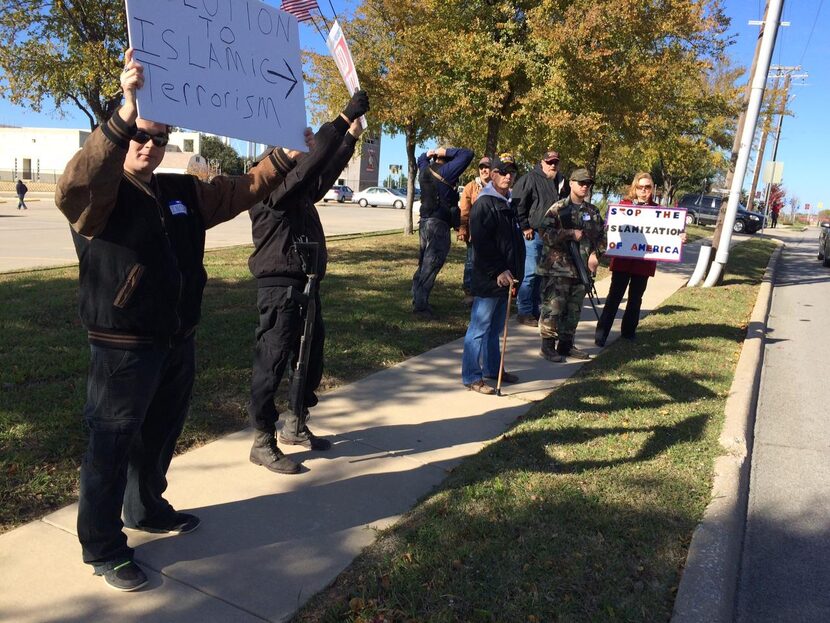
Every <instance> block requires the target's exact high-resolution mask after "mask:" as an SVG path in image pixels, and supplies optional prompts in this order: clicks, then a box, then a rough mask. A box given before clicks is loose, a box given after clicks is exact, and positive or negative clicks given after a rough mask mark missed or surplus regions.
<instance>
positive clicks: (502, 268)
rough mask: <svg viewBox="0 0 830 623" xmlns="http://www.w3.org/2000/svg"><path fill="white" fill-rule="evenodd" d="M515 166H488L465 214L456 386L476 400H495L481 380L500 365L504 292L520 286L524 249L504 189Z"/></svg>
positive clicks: (505, 160)
mask: <svg viewBox="0 0 830 623" xmlns="http://www.w3.org/2000/svg"><path fill="white" fill-rule="evenodd" d="M515 175H516V164H515V162H514V161H513V157H512V156H511V155H510V154H502V155H501V156H499V158H498V160H496V161H495V162H494V163H493V168H492V170H491V171H490V183H489V184H487V185H486V186H485V187H484V188H483V189H482V191H481V192H480V193H479V195H478V199H476V202H475V203H474V204H473V208H472V210H471V212H470V235H471V237H472V245H473V274H472V280H471V287H472V292H473V296H474V298H473V308H472V310H471V312H470V325H469V327H468V328H467V334H466V335H465V336H464V354H463V356H462V359H461V382H462V383H464V385H466V386H467V388H469V389H470V390H472V391H474V392H478V393H480V394H495V393H496V390H495V389H494V388H493V387H492V386H491V385H489V384H488V383H487V382H486V381H485V380H484V379H485V378H488V379H496V378H497V377H498V374H499V366H500V363H501V351H500V348H499V336H500V335H501V332H502V330H503V329H504V320H505V318H506V315H507V293H508V288H512V287H514V281H521V280H522V276H523V275H522V273H523V272H524V264H525V245H524V240H523V237H522V230H521V228H520V227H519V222H518V220H517V218H516V212H515V210H514V209H513V206H512V205H511V203H510V187H511V186H512V184H513V178H514V177H515ZM518 380H519V379H518V377H517V376H516V375H515V374H511V373H510V372H507V371H504V373H503V374H502V381H503V382H505V383H515V382H516V381H518Z"/></svg>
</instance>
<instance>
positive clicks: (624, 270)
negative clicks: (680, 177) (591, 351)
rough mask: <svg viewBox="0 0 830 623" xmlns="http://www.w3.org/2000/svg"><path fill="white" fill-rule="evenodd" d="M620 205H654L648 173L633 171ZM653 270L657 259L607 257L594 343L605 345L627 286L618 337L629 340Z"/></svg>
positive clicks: (652, 190)
mask: <svg viewBox="0 0 830 623" xmlns="http://www.w3.org/2000/svg"><path fill="white" fill-rule="evenodd" d="M620 203H621V204H622V205H642V206H656V205H658V204H657V203H656V202H655V201H654V180H652V178H651V175H649V174H648V173H645V172H640V173H637V174H636V175H635V176H634V181H632V182H631V188H630V189H629V191H628V195H627V196H626V197H625V199H623V200H622V201H621V202H620ZM681 240H682V242H684V243H685V242H686V233H685V232H684V233H683V235H682V236H681ZM656 269H657V262H655V261H653V260H641V259H638V258H631V257H612V258H611V289H610V290H609V292H608V298H607V299H605V305H604V306H603V308H602V316H600V319H599V322H597V329H596V332H595V333H594V343H595V344H596V345H597V346H605V341H606V340H607V339H608V334H609V333H610V332H611V325H613V324H614V318H615V317H616V316H617V310H618V309H619V307H620V302H621V301H622V299H623V296H624V295H625V291H626V288H627V289H628V302H627V303H626V304H625V313H624V314H623V319H622V336H623V337H624V338H625V339H627V340H633V339H634V338H635V334H636V331H637V325H638V324H639V323H640V306H641V305H642V303H643V293H644V292H645V291H646V286H648V278H649V277H653V276H654V273H655V271H656Z"/></svg>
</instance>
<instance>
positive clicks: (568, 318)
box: [539, 277, 585, 340]
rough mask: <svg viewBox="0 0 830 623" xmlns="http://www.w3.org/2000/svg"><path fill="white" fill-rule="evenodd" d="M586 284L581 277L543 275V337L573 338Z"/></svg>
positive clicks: (540, 319)
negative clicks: (581, 280) (580, 279)
mask: <svg viewBox="0 0 830 623" xmlns="http://www.w3.org/2000/svg"><path fill="white" fill-rule="evenodd" d="M584 298H585V286H584V285H582V282H580V281H579V279H571V278H569V277H543V281H542V306H541V308H540V312H541V316H540V317H539V333H540V334H541V335H542V338H543V339H545V338H556V339H559V340H561V339H563V338H564V339H568V338H570V339H572V338H573V336H574V334H575V333H576V325H578V324H579V316H580V314H581V313H582V301H583V299H584Z"/></svg>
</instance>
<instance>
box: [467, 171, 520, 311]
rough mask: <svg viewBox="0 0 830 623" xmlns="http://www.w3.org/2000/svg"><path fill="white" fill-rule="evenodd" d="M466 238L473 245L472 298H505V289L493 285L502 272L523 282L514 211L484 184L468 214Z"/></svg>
mask: <svg viewBox="0 0 830 623" xmlns="http://www.w3.org/2000/svg"><path fill="white" fill-rule="evenodd" d="M470 237H471V239H472V245H473V272H472V283H471V291H472V294H473V296H482V297H498V296H507V288H506V287H500V286H498V285H497V284H496V278H497V277H498V276H499V275H500V274H501V273H503V272H504V271H505V270H509V271H510V272H511V273H513V277H514V278H516V279H517V280H519V281H521V280H522V279H524V268H525V243H524V236H523V235H522V230H521V228H520V227H519V221H518V220H517V218H516V211H515V210H514V209H513V207H512V205H511V203H510V199H509V198H507V197H504V196H502V195H501V194H500V193H499V192H498V191H496V190H495V189H494V188H493V184H492V182H491V183H488V184H487V185H486V186H485V187H484V188H483V189H482V190H481V192H480V193H479V195H478V199H476V202H475V203H474V204H473V208H472V210H471V211H470Z"/></svg>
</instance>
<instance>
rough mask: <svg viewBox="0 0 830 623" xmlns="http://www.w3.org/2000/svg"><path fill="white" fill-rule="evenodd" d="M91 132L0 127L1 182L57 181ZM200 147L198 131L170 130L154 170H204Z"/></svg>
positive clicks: (177, 171) (178, 171)
mask: <svg viewBox="0 0 830 623" xmlns="http://www.w3.org/2000/svg"><path fill="white" fill-rule="evenodd" d="M90 134H91V132H90V130H76V129H66V128H17V127H8V126H0V181H14V180H16V179H17V178H20V179H23V180H25V181H34V182H46V183H56V182H57V180H58V178H59V177H60V176H61V175H62V174H63V170H64V168H65V167H66V163H67V162H69V160H70V159H71V158H72V156H74V155H75V152H77V151H78V150H79V149H80V148H81V147H83V145H84V142H86V139H87V138H88V137H89V135H90ZM200 149H201V140H200V137H199V133H198V132H173V133H172V134H170V142H169V143H168V144H167V147H166V149H165V154H164V159H163V160H162V161H161V164H160V165H159V168H158V169H157V171H158V172H159V173H185V172H186V171H188V169H190V170H191V171H194V170H195V169H198V168H201V167H204V168H205V169H206V168H207V162H206V161H205V159H204V158H203V157H202V156H200V155H199V150H200Z"/></svg>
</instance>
